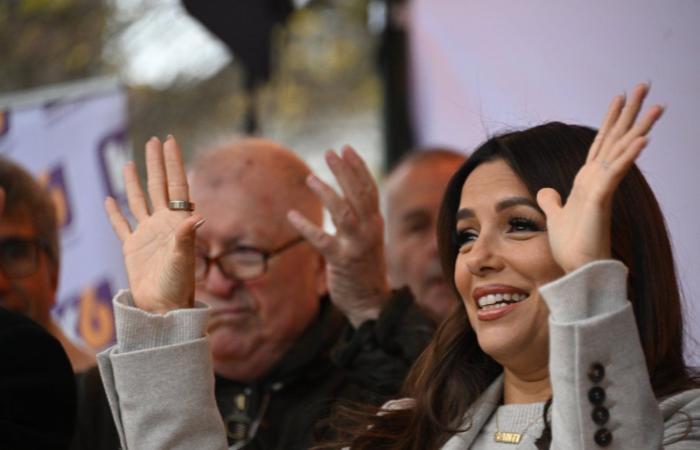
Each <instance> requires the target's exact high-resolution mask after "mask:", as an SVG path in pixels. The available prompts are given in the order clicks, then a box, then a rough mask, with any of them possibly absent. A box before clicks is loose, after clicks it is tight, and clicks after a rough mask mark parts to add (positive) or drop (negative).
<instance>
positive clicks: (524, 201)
mask: <svg viewBox="0 0 700 450" xmlns="http://www.w3.org/2000/svg"><path fill="white" fill-rule="evenodd" d="M521 205H522V206H529V207H530V208H533V209H536V210H537V211H538V212H540V213H542V214H544V212H543V211H542V209H541V208H540V207H539V205H538V204H537V202H536V201H534V200H532V199H531V198H528V197H510V198H506V199H504V200H501V201H500V202H498V203H496V212H501V211H503V210H504V209H508V208H512V207H514V206H521Z"/></svg>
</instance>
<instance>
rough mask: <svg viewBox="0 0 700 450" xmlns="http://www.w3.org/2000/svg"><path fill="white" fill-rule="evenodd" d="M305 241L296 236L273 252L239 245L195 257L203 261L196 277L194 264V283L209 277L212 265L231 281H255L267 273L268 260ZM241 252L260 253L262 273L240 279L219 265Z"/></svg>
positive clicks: (301, 237)
mask: <svg viewBox="0 0 700 450" xmlns="http://www.w3.org/2000/svg"><path fill="white" fill-rule="evenodd" d="M304 241H305V239H304V237H303V236H297V237H295V238H293V239H291V240H289V241H287V242H285V243H284V244H282V245H280V246H279V247H277V248H275V249H273V250H263V249H260V248H257V247H252V246H248V245H239V246H237V247H233V248H231V249H229V250H225V251H223V252H221V253H219V254H218V255H216V256H209V255H196V256H195V258H203V259H204V263H205V266H204V272H202V274H201V275H200V276H197V273H196V264H195V280H196V281H203V280H205V279H206V278H207V275H209V271H210V270H211V266H212V264H216V267H217V268H218V269H219V272H221V273H222V275H224V276H225V277H226V278H229V279H232V280H238V281H252V280H255V279H258V278H260V277H262V276H263V275H265V274H266V273H267V262H268V261H269V260H270V258H272V257H274V256H277V255H279V254H280V253H282V252H284V251H285V250H288V249H290V248H292V247H293V246H295V245H297V244H299V243H301V242H304ZM241 250H244V251H249V252H250V251H254V252H258V253H260V255H261V256H262V271H261V272H260V273H259V274H257V275H254V276H252V277H246V278H241V277H239V276H237V275H235V274H230V273H228V271H225V270H224V268H223V267H222V265H221V258H223V257H224V256H227V255H230V254H232V253H236V252H240V251H241Z"/></svg>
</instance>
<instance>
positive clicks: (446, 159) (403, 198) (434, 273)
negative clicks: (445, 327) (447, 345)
mask: <svg viewBox="0 0 700 450" xmlns="http://www.w3.org/2000/svg"><path fill="white" fill-rule="evenodd" d="M465 159H466V156H465V155H464V154H462V153H458V152H455V151H452V150H448V149H443V148H426V149H423V150H418V151H415V152H413V153H410V154H409V155H408V156H407V157H405V158H404V159H403V160H401V161H400V162H399V164H398V165H397V166H396V167H395V168H394V169H393V170H392V171H391V172H390V173H389V175H388V176H387V178H386V180H385V182H384V186H383V201H384V205H383V206H384V211H385V217H386V258H387V267H388V273H389V278H390V280H391V284H392V285H393V286H396V287H400V286H408V287H410V289H411V291H412V292H413V295H414V297H415V300H416V303H417V304H418V305H419V306H420V307H421V308H422V309H423V311H424V312H425V313H426V314H427V315H428V316H429V317H430V318H431V319H432V320H433V321H434V322H435V323H440V322H442V321H443V320H444V319H445V318H447V316H448V315H449V313H450V311H452V309H453V308H454V306H455V305H456V304H458V301H457V297H456V295H455V294H454V292H452V290H451V289H450V288H449V286H448V284H447V280H446V279H445V276H444V274H443V272H442V267H441V265H440V256H439V254H438V248H437V228H436V227H437V221H438V215H439V210H440V203H441V202H442V196H443V194H444V192H445V188H446V187H447V183H448V182H449V181H450V178H451V177H452V175H453V174H454V173H455V171H456V170H457V169H458V168H459V167H460V166H461V165H462V163H464V161H465Z"/></svg>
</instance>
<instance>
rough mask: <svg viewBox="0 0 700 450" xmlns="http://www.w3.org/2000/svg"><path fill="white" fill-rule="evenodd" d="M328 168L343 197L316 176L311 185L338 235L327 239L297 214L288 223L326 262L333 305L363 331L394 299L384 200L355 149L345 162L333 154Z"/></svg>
mask: <svg viewBox="0 0 700 450" xmlns="http://www.w3.org/2000/svg"><path fill="white" fill-rule="evenodd" d="M326 163H327V164H328V167H329V168H330V169H331V172H333V175H334V176H335V178H336V180H338V184H339V185H340V189H341V191H342V194H343V195H342V196H341V195H339V194H338V193H337V192H335V190H333V188H331V187H330V186H328V185H327V184H326V183H324V182H323V181H321V180H320V179H319V178H317V177H316V176H315V175H310V176H309V177H308V179H307V184H308V186H309V188H310V189H311V190H312V191H314V193H316V195H317V196H318V197H319V198H320V199H321V202H322V203H323V205H324V206H325V207H326V208H327V209H328V211H329V212H330V215H331V218H332V220H333V223H334V224H335V227H336V234H335V235H330V234H328V233H326V232H325V231H323V230H322V229H321V228H319V227H317V226H316V225H314V224H313V223H312V222H311V221H309V220H307V219H306V218H305V217H303V216H302V215H301V214H299V213H298V212H297V211H294V210H292V211H290V212H289V214H288V219H289V220H290V222H291V223H292V225H294V227H295V228H296V229H297V230H298V231H299V233H301V234H302V235H303V236H304V237H305V238H306V239H307V240H308V241H309V242H310V243H311V245H313V246H314V247H315V248H316V249H317V250H318V251H319V252H320V253H321V254H322V255H323V256H324V258H325V260H326V264H327V270H326V273H327V276H328V288H329V291H330V296H331V299H332V300H333V303H334V304H335V305H336V306H337V307H338V309H340V310H341V311H342V312H343V313H344V314H345V316H346V317H347V318H348V320H350V323H352V324H353V326H355V327H358V326H359V325H361V324H362V323H363V322H365V321H366V320H370V319H376V318H377V317H379V313H380V312H381V309H382V306H383V305H384V302H385V300H386V299H387V298H388V297H389V293H390V289H389V285H388V281H387V277H386V268H385V261H384V221H383V219H382V215H381V213H380V211H379V195H378V193H377V185H376V183H375V182H374V179H373V178H372V175H371V174H370V172H369V170H368V169H367V166H366V165H365V163H364V161H363V160H362V158H360V156H359V155H358V154H357V153H356V152H355V150H353V149H352V148H351V147H349V146H345V147H343V149H342V151H341V154H340V156H339V155H337V154H336V153H335V152H332V151H329V152H327V153H326Z"/></svg>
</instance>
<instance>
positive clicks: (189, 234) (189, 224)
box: [175, 214, 206, 249]
mask: <svg viewBox="0 0 700 450" xmlns="http://www.w3.org/2000/svg"><path fill="white" fill-rule="evenodd" d="M205 220H206V219H204V218H202V216H200V215H197V214H193V215H191V216H190V217H188V218H187V219H186V220H184V221H183V222H182V223H180V225H178V227H177V230H176V231H175V243H176V246H177V247H178V248H179V249H186V248H191V247H192V245H193V244H194V238H195V231H197V228H199V227H201V226H202V225H203V224H204V221H205Z"/></svg>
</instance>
